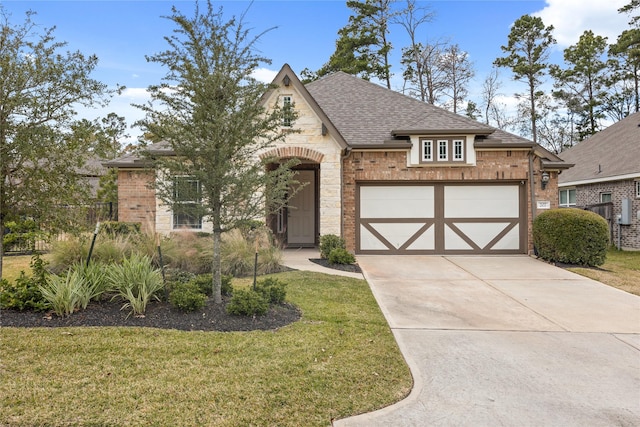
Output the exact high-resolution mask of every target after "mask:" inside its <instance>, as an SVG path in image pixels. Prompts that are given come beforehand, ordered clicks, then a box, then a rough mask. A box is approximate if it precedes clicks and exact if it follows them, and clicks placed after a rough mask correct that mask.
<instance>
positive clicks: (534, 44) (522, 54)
mask: <svg viewBox="0 0 640 427" xmlns="http://www.w3.org/2000/svg"><path fill="white" fill-rule="evenodd" d="M552 32H553V26H551V25H550V26H548V27H545V25H544V23H543V22H542V19H541V18H539V17H533V16H529V15H523V16H522V17H520V18H519V19H518V20H516V22H515V23H514V24H513V27H512V28H511V32H510V33H509V37H508V42H507V45H506V46H501V49H502V51H503V52H505V53H508V55H507V56H504V57H501V58H497V59H496V60H495V61H494V64H495V65H497V66H498V67H507V68H511V71H512V72H513V78H514V80H519V81H522V82H524V83H526V85H527V89H528V90H527V92H526V95H525V96H526V98H527V100H528V109H529V115H530V118H531V136H532V138H533V142H537V139H538V138H537V129H536V121H537V118H538V115H537V112H536V106H537V101H538V100H539V99H540V98H541V97H542V96H543V94H544V92H543V91H541V90H540V87H541V85H542V83H543V78H544V77H545V75H546V70H547V69H548V67H549V64H548V63H547V60H548V58H549V53H550V50H551V46H552V45H553V44H554V43H555V42H556V41H555V39H554V38H553V35H552Z"/></svg>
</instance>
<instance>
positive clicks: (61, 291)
mask: <svg viewBox="0 0 640 427" xmlns="http://www.w3.org/2000/svg"><path fill="white" fill-rule="evenodd" d="M85 286H86V283H85V279H84V277H82V274H81V273H80V271H78V270H76V269H70V270H69V271H67V274H66V275H64V276H56V275H55V274H52V275H51V276H49V277H48V278H47V280H46V282H45V284H42V285H40V286H39V287H38V289H39V290H40V293H41V294H42V296H43V297H44V299H46V300H47V301H48V302H49V305H50V306H51V308H52V309H53V312H54V313H55V314H57V315H58V316H60V317H66V316H69V315H70V314H72V313H73V312H74V311H75V310H76V309H77V308H78V307H79V305H80V297H79V296H80V294H81V293H82V288H83V287H85Z"/></svg>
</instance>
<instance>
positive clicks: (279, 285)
mask: <svg viewBox="0 0 640 427" xmlns="http://www.w3.org/2000/svg"><path fill="white" fill-rule="evenodd" d="M286 287H287V284H286V283H285V282H281V281H280V280H278V279H274V278H272V277H267V278H266V279H263V280H260V281H258V282H256V291H257V292H259V293H261V294H262V296H263V297H264V298H265V299H266V300H267V301H269V303H271V304H282V303H283V302H284V299H285V298H286V296H287V291H286V290H285V288H286Z"/></svg>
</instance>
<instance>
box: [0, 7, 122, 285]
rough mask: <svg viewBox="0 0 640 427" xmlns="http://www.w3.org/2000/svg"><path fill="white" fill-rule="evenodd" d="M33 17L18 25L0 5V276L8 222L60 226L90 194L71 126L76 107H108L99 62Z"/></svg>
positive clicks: (82, 157) (79, 145)
mask: <svg viewBox="0 0 640 427" xmlns="http://www.w3.org/2000/svg"><path fill="white" fill-rule="evenodd" d="M34 16H35V13H34V12H27V13H26V18H25V20H24V22H22V23H20V24H17V25H14V24H12V23H11V22H10V21H9V18H10V17H9V16H8V14H7V13H5V11H4V9H3V8H2V5H0V20H1V22H0V24H1V27H0V171H1V172H0V278H2V256H3V252H4V248H3V246H2V241H3V233H4V230H5V224H6V223H7V222H8V221H10V220H12V219H15V217H16V216H23V217H24V216H26V217H30V218H32V219H36V220H37V221H38V222H40V223H44V222H47V223H48V224H52V225H53V226H62V224H64V216H63V215H62V214H61V212H62V209H58V207H61V205H63V204H75V203H77V201H78V200H79V199H81V198H82V196H84V195H85V193H86V191H83V190H86V189H84V188H82V185H81V184H80V183H79V182H78V179H77V176H76V174H75V173H74V170H76V169H77V168H79V167H81V166H82V165H83V163H84V160H85V157H86V153H87V151H88V147H87V146H86V144H85V142H84V141H83V140H82V139H81V138H76V137H75V135H74V132H73V130H72V129H71V124H72V123H73V122H74V118H75V116H76V111H75V108H76V107H77V106H78V105H84V106H92V105H95V104H96V103H104V102H106V100H107V98H108V95H109V93H110V91H109V90H108V89H107V87H106V85H104V84H103V83H100V82H98V81H97V80H94V79H92V78H90V74H91V72H92V71H93V70H94V69H95V67H96V65H97V63H98V58H97V57H96V56H93V55H92V56H85V55H83V54H82V53H80V52H78V51H76V52H68V51H64V48H65V47H66V43H63V42H57V41H55V38H54V34H53V33H54V30H55V28H49V29H42V30H41V29H40V27H39V26H38V25H36V23H34V22H33V17H34Z"/></svg>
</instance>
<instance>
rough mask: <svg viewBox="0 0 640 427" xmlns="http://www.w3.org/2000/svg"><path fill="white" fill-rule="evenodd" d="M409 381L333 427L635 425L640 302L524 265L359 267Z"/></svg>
mask: <svg viewBox="0 0 640 427" xmlns="http://www.w3.org/2000/svg"><path fill="white" fill-rule="evenodd" d="M358 263H359V264H360V266H361V267H362V269H363V271H364V276H365V278H366V279H367V281H368V282H369V284H370V286H371V289H372V291H373V293H374V295H375V297H376V299H377V301H378V304H379V305H380V307H381V309H382V311H383V312H384V315H385V316H386V318H387V321H388V322H389V325H390V326H391V329H392V331H393V334H394V335H395V337H396V340H397V342H398V345H399V347H400V350H401V351H402V353H403V355H404V357H405V358H406V360H407V363H408V364H409V367H410V368H411V372H412V374H413V376H414V388H413V390H412V392H411V394H410V395H409V396H408V397H407V398H406V399H405V400H403V401H401V402H399V403H397V404H395V405H392V406H390V407H388V408H384V409H382V410H380V411H377V412H373V413H370V414H364V415H360V416H356V417H352V418H347V419H343V420H338V421H336V422H335V423H334V425H335V426H342V427H344V426H367V427H369V426H500V425H501V426H639V425H640V297H637V296H634V295H631V294H627V293H625V292H622V291H619V290H617V289H613V288H610V287H608V286H606V285H603V284H601V283H599V282H596V281H593V280H590V279H586V278H584V277H582V276H579V275H576V274H573V273H571V272H568V271H565V270H563V269H560V268H557V267H553V266H551V265H548V264H546V263H543V262H541V261H538V260H535V259H533V258H530V257H527V256H504V257H496V256H490V257H481V256H473V257H472V256H468V257H467V256H447V257H436V256H359V257H358Z"/></svg>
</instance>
